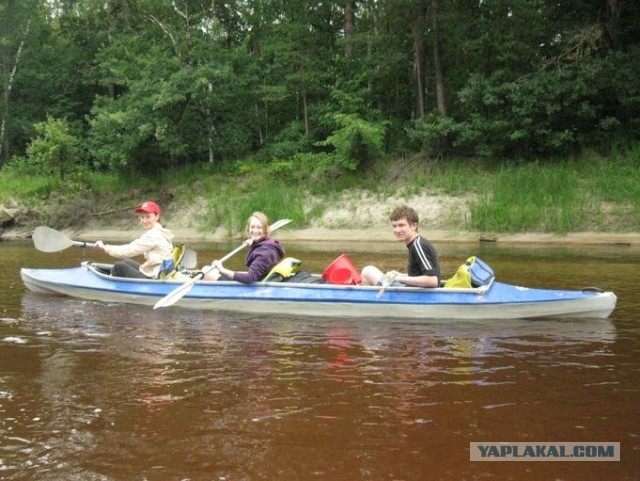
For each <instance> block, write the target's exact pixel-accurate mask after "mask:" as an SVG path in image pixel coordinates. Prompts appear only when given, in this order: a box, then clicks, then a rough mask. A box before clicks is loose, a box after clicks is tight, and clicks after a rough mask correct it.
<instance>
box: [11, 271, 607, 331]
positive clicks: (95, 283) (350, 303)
mask: <svg viewBox="0 0 640 481" xmlns="http://www.w3.org/2000/svg"><path fill="white" fill-rule="evenodd" d="M109 267H110V266H109V265H108V264H97V263H92V262H83V263H82V265H81V266H80V267H75V268H68V269H27V268H23V269H21V270H20V274H21V277H22V281H23V282H24V284H25V286H26V287H27V288H28V289H29V290H31V291H33V292H38V293H45V294H55V295H65V296H70V297H75V298H79V299H90V300H96V301H103V302H120V303H130V304H143V305H149V306H153V305H154V304H155V303H156V302H157V301H158V300H159V299H161V298H163V297H164V296H166V295H167V294H169V293H170V292H172V291H173V290H174V289H176V288H177V287H179V286H180V285H182V283H183V282H184V281H166V280H156V279H149V280H147V279H124V278H117V277H112V276H110V275H108V274H107V272H108V268H109ZM175 305H176V306H178V307H183V308H190V309H201V310H225V311H237V312H249V313H258V314H288V315H291V314H293V315H304V316H327V317H354V318H355V317H358V318H388V319H393V318H396V319H413V320H429V319H469V320H472V319H535V318H576V317H578V318H580V317H583V318H606V317H608V316H609V315H610V314H611V312H612V311H613V309H614V308H615V305H616V296H615V294H614V293H613V292H602V291H599V290H597V289H585V290H554V289H534V288H528V287H520V286H515V285H510V284H504V283H501V282H496V281H492V282H491V283H490V284H488V285H485V286H482V287H476V288H469V289H464V288H444V287H440V288H432V289H422V288H416V287H404V286H403V287H395V286H391V287H388V288H386V289H385V290H384V291H382V292H381V289H380V288H379V287H370V286H359V285H358V286H345V285H333V284H307V283H293V282H266V283H264V282H259V283H255V284H250V285H245V284H241V283H238V282H231V281H224V282H215V281H198V282H196V283H195V285H194V286H193V287H192V288H191V290H190V291H189V292H188V293H187V294H186V295H185V296H184V297H183V298H181V299H180V300H179V301H178V302H177V303H176V304H175Z"/></svg>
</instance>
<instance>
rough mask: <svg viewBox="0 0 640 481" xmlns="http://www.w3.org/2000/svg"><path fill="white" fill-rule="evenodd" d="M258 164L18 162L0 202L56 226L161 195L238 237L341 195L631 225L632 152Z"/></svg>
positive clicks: (477, 215)
mask: <svg viewBox="0 0 640 481" xmlns="http://www.w3.org/2000/svg"><path fill="white" fill-rule="evenodd" d="M267 167H268V165H267V164H265V163H264V162H258V161H255V160H252V159H248V160H245V161H243V162H240V163H228V164H221V165H219V164H216V165H209V164H207V165H201V166H197V167H186V168H183V169H175V170H172V171H171V172H166V173H165V174H164V175H163V176H161V177H148V176H139V175H138V176H131V175H117V174H109V173H101V172H91V171H89V170H85V171H77V172H74V173H71V174H69V175H68V176H67V177H66V178H65V180H64V181H61V180H60V179H59V177H58V176H56V175H52V174H50V173H46V172H43V171H42V170H41V169H39V168H38V167H37V166H34V165H32V164H30V163H29V162H27V161H25V160H23V159H20V160H17V161H15V162H12V163H9V164H6V165H5V166H4V167H3V168H2V169H1V170H0V203H4V204H6V205H8V204H17V205H21V206H25V207H30V208H32V207H33V206H35V205H37V206H39V208H38V210H37V212H38V215H41V216H42V217H43V218H45V219H47V220H51V221H52V222H53V221H54V220H55V221H56V223H57V227H65V226H75V224H74V223H81V222H83V221H84V219H87V218H89V217H90V216H91V215H92V212H95V211H96V206H101V207H102V208H104V209H107V208H113V207H117V206H119V205H120V204H122V205H130V204H131V203H132V202H137V201H139V200H140V198H142V197H147V196H152V197H153V196H159V195H160V193H161V191H163V192H165V193H166V192H168V193H169V194H170V195H173V201H174V202H176V203H177V204H178V205H193V206H196V207H197V208H198V209H200V210H199V211H198V219H197V227H199V228H200V229H202V230H204V231H209V230H212V229H215V228H216V227H218V226H224V227H225V228H227V230H229V231H230V232H239V231H242V230H243V229H244V225H245V222H246V219H247V218H248V217H249V215H250V214H251V213H252V212H254V211H256V210H259V211H262V212H264V213H265V214H267V216H268V217H269V219H270V220H271V221H272V222H275V221H276V220H278V219H281V218H290V219H293V220H294V221H295V222H296V225H297V226H298V227H302V226H305V225H308V224H309V223H310V222H311V221H312V220H314V219H317V218H320V217H322V215H323V213H324V211H325V209H326V208H327V206H329V205H335V204H336V203H338V202H340V199H342V198H343V197H342V193H343V192H345V191H348V192H351V191H353V192H354V194H355V191H367V192H369V193H370V194H371V195H372V196H373V197H374V198H378V199H380V200H381V201H383V202H384V199H385V198H387V197H388V196H390V195H398V194H400V195H404V196H407V197H409V196H412V195H430V194H448V195H454V196H456V195H459V196H471V197H472V198H473V199H475V200H473V201H472V202H471V215H470V217H469V218H467V219H466V220H465V222H466V223H465V224H464V225H459V224H457V225H456V228H458V227H459V228H466V229H469V230H475V231H481V232H496V233H497V232H555V233H567V232H575V231H587V230H601V231H618V232H623V231H638V230H639V228H640V146H638V147H637V148H634V149H631V150H629V151H628V152H626V153H625V154H624V155H621V154H617V155H614V156H613V157H612V158H610V159H603V158H601V157H597V156H595V155H590V156H584V157H583V158H581V159H580V160H565V161H555V162H547V163H542V162H539V163H531V162H529V163H524V162H521V163H510V164H508V165H504V164H499V163H495V162H494V163H487V162H483V163H480V162H478V161H470V160H466V159H465V160H460V159H458V160H456V159H453V160H444V159H440V160H439V161H437V162H433V161H428V160H426V159H424V158H422V157H419V156H415V157H413V158H404V159H395V160H389V161H384V162H383V161H380V162H379V163H378V165H373V166H370V168H369V169H368V170H367V171H364V172H349V173H346V174H341V175H337V174H336V173H335V172H333V173H331V174H327V175H324V176H322V175H319V174H317V173H314V172H313V171H312V170H309V169H301V170H300V171H299V172H296V171H295V170H293V171H291V170H289V171H286V172H284V171H282V170H279V169H276V170H275V171H273V172H271V171H270V170H269V169H268V168H267ZM310 199H313V201H310ZM107 206H109V207H107ZM64 212H67V214H66V217H65V215H63V213H64ZM357 222H358V219H354V225H357ZM78 225H79V224H78Z"/></svg>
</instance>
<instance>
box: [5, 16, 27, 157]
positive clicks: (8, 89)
mask: <svg viewBox="0 0 640 481" xmlns="http://www.w3.org/2000/svg"><path fill="white" fill-rule="evenodd" d="M30 27H31V20H29V21H28V22H27V26H26V28H25V29H24V36H23V38H22V40H21V41H20V45H18V50H17V51H16V57H15V60H14V62H13V67H12V68H11V72H10V73H9V78H8V79H7V81H6V82H5V83H4V92H3V102H4V116H3V117H2V122H0V152H2V158H3V160H4V161H7V160H9V155H10V154H11V148H10V145H9V140H8V138H7V137H8V135H7V119H8V118H9V107H10V101H11V88H12V86H13V80H14V79H15V76H16V72H17V71H18V63H19V62H20V56H21V55H22V49H23V48H24V42H25V39H26V38H27V35H28V34H29V28H30Z"/></svg>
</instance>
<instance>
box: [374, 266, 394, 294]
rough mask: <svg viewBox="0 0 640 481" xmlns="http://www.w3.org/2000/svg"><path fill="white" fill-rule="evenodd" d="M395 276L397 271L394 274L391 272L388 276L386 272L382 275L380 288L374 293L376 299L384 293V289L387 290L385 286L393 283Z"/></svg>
mask: <svg viewBox="0 0 640 481" xmlns="http://www.w3.org/2000/svg"><path fill="white" fill-rule="evenodd" d="M396 277H398V273H397V272H396V273H394V274H391V275H390V276H387V275H386V274H385V275H384V277H383V278H382V289H380V290H379V291H378V292H377V293H376V299H380V298H381V297H382V296H383V295H384V293H385V291H386V290H387V287H389V286H390V285H391V284H393V281H395V280H396Z"/></svg>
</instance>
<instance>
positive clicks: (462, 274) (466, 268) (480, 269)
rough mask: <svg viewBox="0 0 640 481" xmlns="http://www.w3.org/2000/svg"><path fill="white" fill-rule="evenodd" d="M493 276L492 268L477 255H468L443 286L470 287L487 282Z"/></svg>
mask: <svg viewBox="0 0 640 481" xmlns="http://www.w3.org/2000/svg"><path fill="white" fill-rule="evenodd" d="M494 278H495V274H494V272H493V269H491V267H489V265H488V264H487V263H486V262H484V261H483V260H482V259H480V258H479V257H475V256H474V257H469V258H468V259H467V260H466V261H465V263H464V264H462V265H461V266H460V267H458V270H457V271H456V273H455V274H454V275H453V277H452V278H450V279H448V280H446V281H445V283H444V286H443V287H458V288H463V289H471V288H472V287H480V286H485V285H487V284H489V283H490V282H491V281H492V280H493V279H494Z"/></svg>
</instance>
